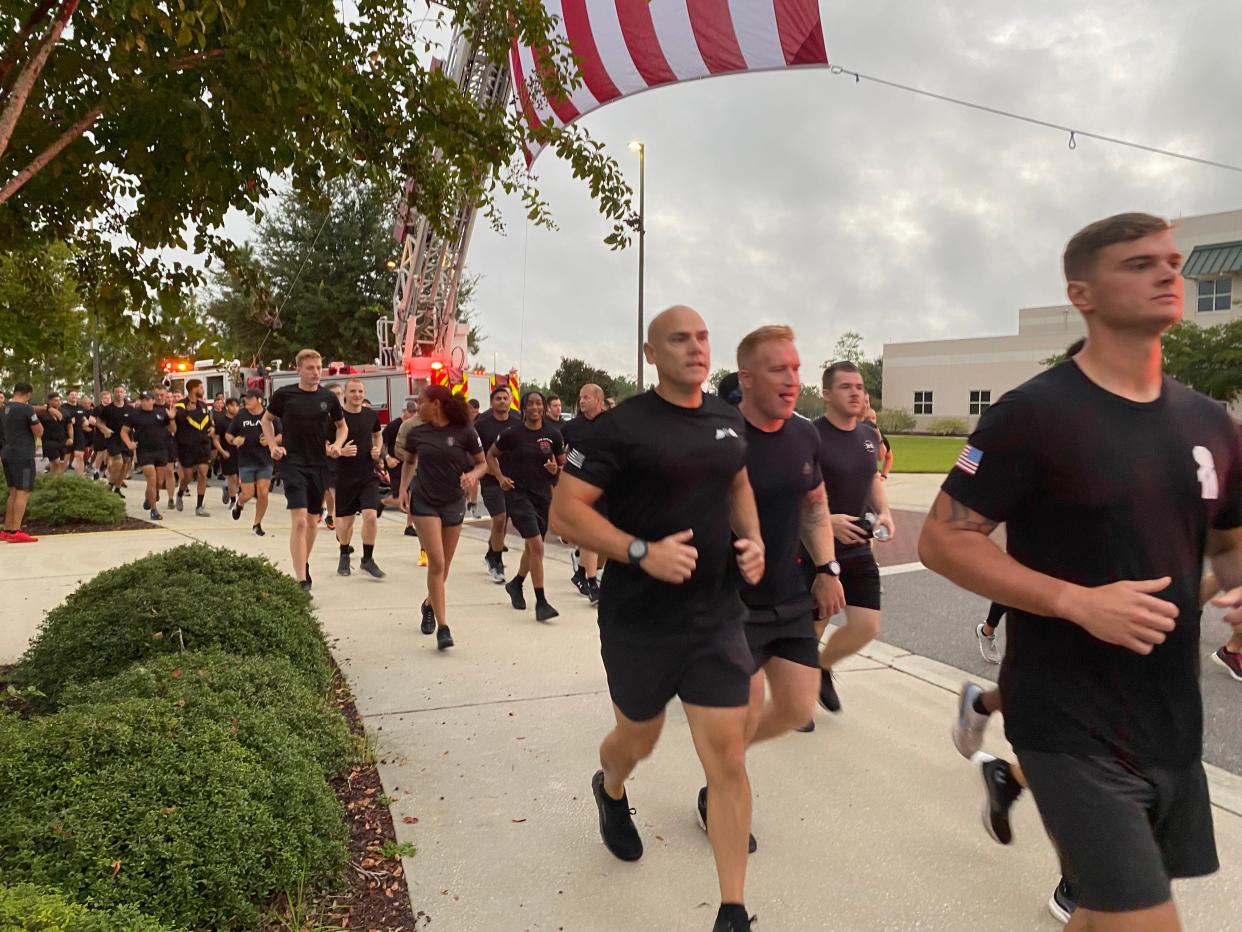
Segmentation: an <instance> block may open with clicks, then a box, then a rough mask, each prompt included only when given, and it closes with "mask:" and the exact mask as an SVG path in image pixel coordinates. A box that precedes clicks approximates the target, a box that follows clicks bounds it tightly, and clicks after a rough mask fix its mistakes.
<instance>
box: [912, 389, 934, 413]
mask: <svg viewBox="0 0 1242 932" xmlns="http://www.w3.org/2000/svg"><path fill="white" fill-rule="evenodd" d="M914 413H915V414H931V413H932V393H931V392H915V393H914Z"/></svg>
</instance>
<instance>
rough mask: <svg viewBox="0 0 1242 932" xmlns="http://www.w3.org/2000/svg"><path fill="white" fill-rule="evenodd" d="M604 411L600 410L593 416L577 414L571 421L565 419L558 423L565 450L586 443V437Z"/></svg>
mask: <svg viewBox="0 0 1242 932" xmlns="http://www.w3.org/2000/svg"><path fill="white" fill-rule="evenodd" d="M605 413H606V412H601V413H599V414H597V415H595V417H593V418H589V417H586V416H585V415H583V414H579V415H578V416H577V417H575V418H574V419H573V420H572V421H566V422H565V423H564V424H562V425H560V431H561V437H562V438H564V440H565V449H566V451H569V450H572V449H574V447H578V446H581V445H582V444H584V443H586V442H587V439H588V438H589V437H590V436H591V433H592V432H593V431H594V430H595V428H596V426H597V425H598V424H599V419H600V418H601V417H604V415H605Z"/></svg>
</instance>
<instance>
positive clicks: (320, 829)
mask: <svg viewBox="0 0 1242 932" xmlns="http://www.w3.org/2000/svg"><path fill="white" fill-rule="evenodd" d="M0 786H3V787H4V793H3V794H0V875H2V876H4V877H5V878H6V879H7V880H9V881H10V882H29V883H37V884H51V885H54V886H57V887H60V888H61V889H63V890H64V891H65V893H66V894H67V895H68V896H70V897H71V898H73V899H75V900H79V901H89V902H91V903H93V904H96V905H99V906H102V907H108V908H111V907H115V906H121V905H130V906H140V907H141V909H142V910H143V912H145V913H147V914H148V915H150V916H153V917H155V918H157V919H159V920H160V921H163V922H167V923H173V924H178V925H185V926H190V927H193V928H210V929H232V928H238V927H253V926H255V925H257V923H258V922H259V918H260V913H259V910H258V908H257V907H256V905H255V903H256V902H257V901H261V900H264V899H267V898H270V897H271V896H273V895H275V894H276V893H278V892H280V891H284V890H291V889H294V887H295V885H296V884H297V883H299V882H302V880H303V879H305V880H307V881H310V882H318V881H320V880H322V879H325V878H326V877H328V876H329V875H331V874H332V873H333V872H335V871H337V870H339V869H340V867H341V866H343V864H344V859H345V855H346V849H345V829H344V825H343V822H342V818H341V815H342V813H341V808H340V804H339V803H338V802H337V800H336V797H335V796H334V795H333V793H332V790H331V789H330V788H329V786H328V784H327V782H326V781H325V780H324V779H323V776H322V774H321V773H320V771H319V768H318V767H317V766H316V764H315V763H314V761H312V760H310V759H308V758H300V757H298V756H296V755H287V756H286V758H285V759H284V760H282V761H281V764H280V766H267V765H265V764H264V763H263V762H262V761H261V760H260V759H259V757H258V756H257V755H256V754H255V753H254V752H252V751H249V750H247V749H246V748H244V747H242V745H241V744H239V743H238V742H237V740H236V739H235V738H234V737H233V735H232V734H230V729H228V728H226V727H223V726H221V725H218V724H216V723H215V722H210V721H198V720H195V719H194V718H193V717H191V716H185V715H178V714H176V713H175V712H174V711H173V709H172V708H170V707H169V705H168V704H167V703H164V702H161V701H158V700H150V699H128V700H125V701H123V702H117V703H112V704H102V703H101V704H96V705H82V706H74V707H72V708H67V709H64V710H62V711H60V712H58V713H56V714H55V715H46V716H41V717H38V716H37V717H35V718H32V719H29V720H27V721H21V720H19V719H17V718H16V717H15V716H12V715H5V716H2V717H0Z"/></svg>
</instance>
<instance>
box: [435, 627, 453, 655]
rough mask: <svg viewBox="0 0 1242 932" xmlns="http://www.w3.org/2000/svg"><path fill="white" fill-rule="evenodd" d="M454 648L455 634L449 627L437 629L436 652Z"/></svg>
mask: <svg viewBox="0 0 1242 932" xmlns="http://www.w3.org/2000/svg"><path fill="white" fill-rule="evenodd" d="M452 646H453V634H452V632H451V631H449V629H448V625H440V627H438V628H436V650H448V649H449V648H450V647H452Z"/></svg>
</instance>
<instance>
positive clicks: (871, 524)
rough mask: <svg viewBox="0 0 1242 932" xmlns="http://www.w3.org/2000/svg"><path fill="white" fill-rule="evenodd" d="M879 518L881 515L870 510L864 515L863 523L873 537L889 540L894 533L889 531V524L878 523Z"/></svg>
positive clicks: (881, 540)
mask: <svg viewBox="0 0 1242 932" xmlns="http://www.w3.org/2000/svg"><path fill="white" fill-rule="evenodd" d="M878 520H879V516H878V515H877V514H876V513H875V512H873V511H869V512H867V513H866V514H865V515H863V517H862V524H863V526H864V527H865V528H866V529H867V531H868V533H869V534H870V535H871V536H872V537H874V538H875V539H876V540H878V541H880V542H883V541H886V540H888V539H889V538H890V537H891V536H892V535H891V534H889V533H888V527H887V526H885V525H883V524H876V522H877V521H878Z"/></svg>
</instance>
